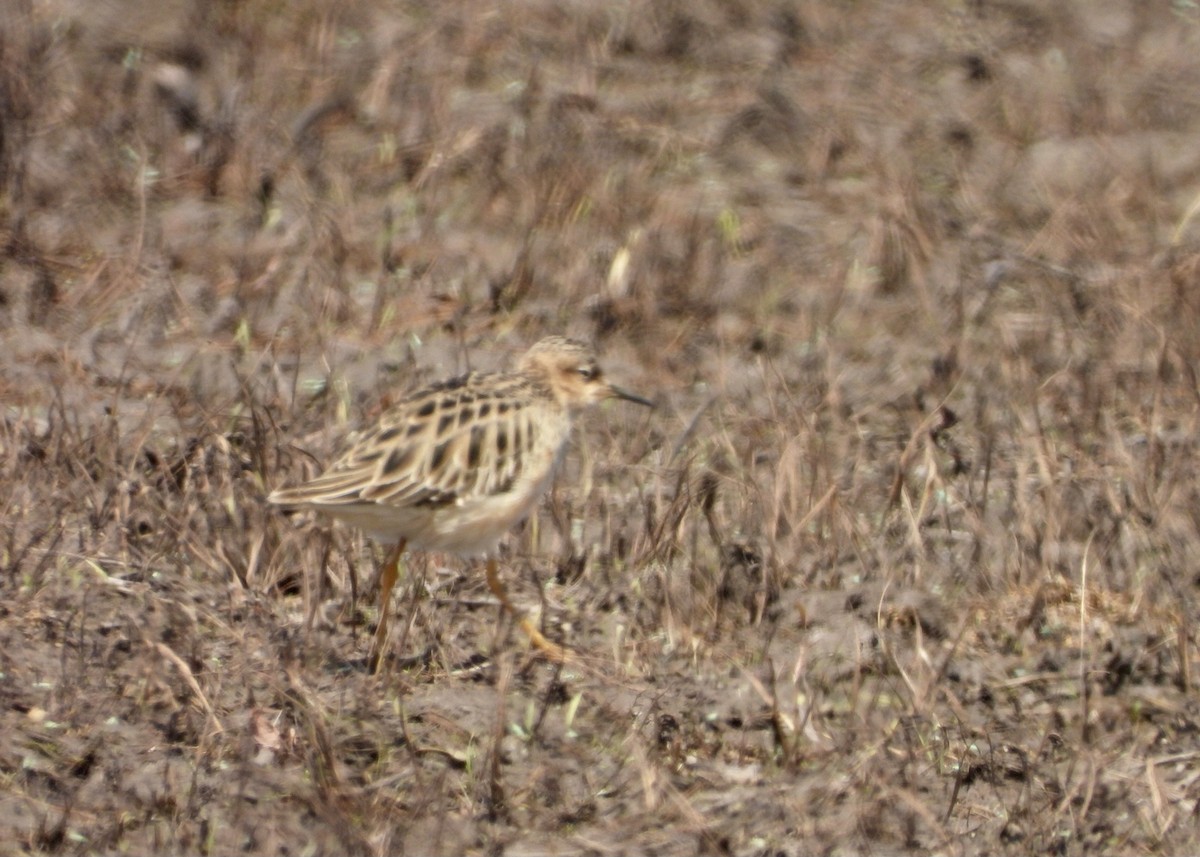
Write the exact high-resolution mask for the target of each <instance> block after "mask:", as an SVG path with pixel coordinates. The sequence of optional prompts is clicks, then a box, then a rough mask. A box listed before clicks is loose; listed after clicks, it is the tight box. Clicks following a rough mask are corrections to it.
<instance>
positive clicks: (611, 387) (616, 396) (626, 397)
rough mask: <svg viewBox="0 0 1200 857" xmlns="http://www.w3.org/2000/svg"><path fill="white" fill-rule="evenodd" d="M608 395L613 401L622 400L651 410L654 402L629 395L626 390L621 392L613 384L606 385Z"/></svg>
mask: <svg viewBox="0 0 1200 857" xmlns="http://www.w3.org/2000/svg"><path fill="white" fill-rule="evenodd" d="M608 391H609V394H610V395H611V396H612V397H613V398H614V399H624V400H625V401H627V402H633V403H634V404H635V405H645V406H646V407H647V408H653V407H654V402H652V401H650V400H649V399H643V398H642V397H641V396H639V395H636V394H635V393H631V392H629V391H628V390H622V389H621V388H620V387H618V386H616V385H615V384H609V385H608Z"/></svg>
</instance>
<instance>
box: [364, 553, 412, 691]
mask: <svg viewBox="0 0 1200 857" xmlns="http://www.w3.org/2000/svg"><path fill="white" fill-rule="evenodd" d="M407 543H408V542H407V541H406V540H405V539H401V540H400V541H399V542H397V543H396V546H395V547H393V548H392V549H391V550H390V551H388V555H387V557H386V558H385V559H384V561H383V566H382V567H381V568H380V569H379V620H378V622H377V623H376V625H375V640H374V642H373V643H372V644H371V654H370V656H369V658H368V660H367V663H368V665H369V666H370V668H371V673H372V675H374V674H375V673H378V672H379V666H380V664H382V663H383V655H384V651H385V649H386V647H387V635H388V615H389V614H390V612H391V611H390V609H389V608H390V606H391V600H392V589H394V588H395V586H396V580H397V578H399V577H400V555H401V554H402V553H404V547H405V545H406V544H407Z"/></svg>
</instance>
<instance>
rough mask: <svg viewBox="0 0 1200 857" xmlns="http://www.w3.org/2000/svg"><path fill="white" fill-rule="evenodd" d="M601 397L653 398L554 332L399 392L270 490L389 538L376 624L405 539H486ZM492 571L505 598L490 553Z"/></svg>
mask: <svg viewBox="0 0 1200 857" xmlns="http://www.w3.org/2000/svg"><path fill="white" fill-rule="evenodd" d="M608 398H622V399H626V400H628V401H632V402H637V403H639V404H643V405H650V404H651V403H650V402H649V401H647V400H646V399H642V398H640V397H638V396H635V395H632V394H631V393H627V392H625V391H624V390H622V389H620V388H619V387H615V386H613V385H612V384H610V383H609V382H608V381H607V380H606V379H605V378H604V377H603V374H602V373H601V371H600V368H599V366H598V365H597V362H596V357H595V355H594V353H593V352H592V350H591V349H590V348H588V347H587V346H586V345H584V344H582V343H580V342H577V341H575V340H572V339H566V338H564V337H559V336H553V337H549V338H547V339H543V340H542V341H540V342H538V343H537V344H536V345H534V346H533V347H532V348H530V349H529V351H528V352H527V353H526V354H525V356H524V357H523V358H522V359H521V361H520V363H519V365H518V367H517V369H516V370H515V371H512V372H494V373H481V372H472V373H470V374H467V375H463V376H460V377H457V378H452V379H450V380H447V381H441V382H438V383H435V384H432V385H430V386H428V387H425V388H424V389H421V390H418V391H416V392H414V393H411V394H409V395H407V396H405V397H404V398H403V399H401V400H400V401H399V402H398V403H397V404H396V405H395V406H393V407H392V408H390V409H389V410H388V411H387V412H386V413H384V414H383V416H382V417H381V418H380V419H379V422H378V423H377V424H376V425H375V426H373V427H371V428H370V429H368V430H366V431H364V432H360V433H358V434H356V435H353V436H351V438H350V439H349V447H348V449H347V451H346V452H345V453H344V454H343V455H342V457H341V458H339V459H338V460H337V461H336V462H335V463H334V464H333V465H332V466H331V467H330V468H329V470H327V471H326V472H325V473H323V474H322V475H320V476H318V477H316V478H315V479H313V480H311V481H309V482H306V483H304V484H302V485H299V486H296V487H294V488H283V489H279V490H277V491H275V492H273V493H272V494H271V495H270V496H269V497H268V498H267V499H268V501H269V502H271V503H275V504H278V505H281V506H289V507H301V508H311V509H316V510H317V511H319V512H322V513H324V514H327V515H330V516H331V517H333V518H336V519H339V520H342V521H344V522H346V523H347V524H350V525H352V526H355V527H359V528H360V529H362V530H364V531H365V532H366V533H367V534H368V535H371V536H372V537H374V538H376V539H378V540H380V541H382V542H385V543H392V544H395V545H396V548H395V549H393V551H392V552H391V554H390V555H389V562H390V563H391V565H392V568H391V569H390V572H389V568H388V564H387V563H385V566H384V570H383V572H382V575H381V579H382V583H381V600H382V602H383V604H382V605H381V607H382V611H383V612H381V615H380V625H379V627H380V629H382V628H383V627H384V624H385V620H386V609H387V603H386V602H387V599H388V597H389V596H390V590H391V585H392V583H394V580H395V568H394V565H395V561H397V560H398V559H399V555H400V553H401V552H402V551H403V550H404V547H405V546H406V545H411V546H412V547H416V548H420V549H423V550H441V551H450V552H454V553H462V554H479V553H487V552H489V551H491V550H493V549H494V548H495V546H496V544H497V543H498V542H499V540H500V538H501V537H502V536H503V535H504V534H505V533H506V532H508V531H509V530H510V529H511V528H512V527H513V526H514V525H515V524H516V523H517V522H519V521H520V520H521V519H522V518H524V517H525V516H526V515H527V514H528V513H529V510H530V509H531V508H532V507H533V504H534V503H536V502H537V500H538V498H539V497H541V495H542V493H543V492H544V491H545V489H546V488H547V486H548V485H549V483H550V479H551V478H552V476H553V473H554V468H555V466H556V464H557V463H558V461H559V460H560V459H561V457H562V454H563V452H564V450H565V449H566V446H567V441H568V439H569V437H570V431H571V424H572V421H573V418H574V417H575V416H576V415H577V414H578V413H579V412H580V411H582V410H583V409H585V408H586V407H588V406H589V405H592V404H595V403H596V402H599V401H601V400H603V399H608ZM389 574H390V576H391V581H390V582H389V580H388V578H389ZM489 583H492V584H493V586H492V588H493V590H495V591H496V594H497V596H498V597H500V599H501V601H502V602H503V603H504V604H505V605H506V606H510V605H509V604H508V601H507V597H506V595H505V594H504V592H503V587H502V586H500V584H499V580H498V578H496V577H495V567H494V564H489ZM510 609H511V607H510ZM527 624H528V623H527V622H526V623H523V624H522V627H526V626H527ZM526 630H527V631H528V630H529V628H528V627H526ZM383 633H384V632H383V631H382V630H381V631H380V632H379V633H378V634H377V646H376V649H377V651H376V653H375V655H376V656H378V654H379V652H378V648H379V646H380V645H382V642H383V640H382V636H383ZM531 636H532V635H531ZM540 636H541V635H540V634H538V635H536V636H535V638H534V639H535V642H538V641H539V639H540ZM541 642H543V643H544V642H546V641H544V640H542V641H541ZM539 644H540V643H539ZM546 647H552V644H548V643H547V646H546ZM559 654H561V650H560V652H559Z"/></svg>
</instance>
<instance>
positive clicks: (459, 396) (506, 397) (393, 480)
mask: <svg viewBox="0 0 1200 857" xmlns="http://www.w3.org/2000/svg"><path fill="white" fill-rule="evenodd" d="M481 380H486V376H485V377H484V379H473V378H472V377H471V376H468V377H467V378H466V379H457V380H456V381H455V382H450V383H447V384H442V385H438V386H436V387H434V388H432V389H430V390H427V391H424V392H422V393H419V394H417V395H416V396H414V397H411V398H409V399H406V400H404V401H402V402H401V403H399V404H398V405H397V406H396V407H395V408H393V409H392V410H391V411H389V412H388V413H386V414H385V415H384V416H383V418H382V419H381V420H380V421H379V423H378V424H377V425H376V426H375V427H373V428H372V429H370V430H368V431H366V432H363V433H362V434H360V435H358V436H357V437H356V438H354V440H353V442H352V445H351V447H350V449H349V450H348V451H347V452H346V453H345V454H344V455H343V456H342V457H341V458H340V459H338V460H337V461H336V462H335V463H334V465H333V466H332V467H330V469H329V470H328V471H327V472H326V473H324V474H322V475H321V476H318V477H317V478H316V479H313V480H312V481H310V482H307V483H305V484H304V485H300V486H298V487H296V488H292V489H287V490H285V491H278V492H276V493H275V494H274V495H272V500H274V501H275V502H279V503H283V504H285V505H286V504H311V505H319V506H338V505H349V504H354V503H364V502H366V503H380V504H385V505H389V506H396V507H406V506H439V505H448V504H452V503H456V502H458V501H459V500H460V499H462V498H464V497H474V496H490V495H493V494H498V493H503V492H505V491H507V490H509V489H510V488H511V487H512V485H513V483H514V482H515V481H516V480H517V478H518V477H519V476H520V475H521V473H522V470H523V468H524V467H525V466H527V464H528V460H529V457H530V450H531V449H532V448H533V447H534V443H535V432H536V431H537V430H538V427H537V425H536V423H535V422H534V421H533V420H532V419H531V416H532V415H531V411H530V408H529V407H528V402H527V401H526V400H525V399H524V398H522V397H519V396H514V395H512V391H511V390H505V389H503V388H497V389H494V388H491V386H490V385H489V384H484V383H480V381H481ZM472 381H475V382H474V383H472Z"/></svg>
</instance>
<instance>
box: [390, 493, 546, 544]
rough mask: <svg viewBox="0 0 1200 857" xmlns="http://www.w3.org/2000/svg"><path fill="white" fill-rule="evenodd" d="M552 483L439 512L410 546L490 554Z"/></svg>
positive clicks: (485, 498)
mask: <svg viewBox="0 0 1200 857" xmlns="http://www.w3.org/2000/svg"><path fill="white" fill-rule="evenodd" d="M548 481H549V480H539V482H538V483H536V484H533V485H528V486H521V485H518V486H514V490H512V491H509V492H506V493H504V494H495V495H493V496H491V497H473V498H469V499H465V500H463V501H462V502H461V503H458V504H455V505H453V506H447V507H446V508H444V509H437V510H435V511H433V513H432V515H431V516H430V520H429V526H427V527H425V528H424V530H423V532H420V533H415V534H414V535H413V536H412V537H411V538H410V539H409V544H410V545H412V546H413V547H415V548H418V549H421V550H440V551H450V552H452V553H462V554H480V553H487V552H488V551H491V550H493V549H494V548H495V547H496V545H497V543H498V542H499V541H500V539H501V538H502V537H503V536H504V534H505V533H507V532H508V531H509V530H511V529H512V528H513V527H515V526H516V525H517V524H518V523H519V522H520V521H521V520H523V519H524V518H525V517H526V515H528V514H529V511H530V510H531V509H532V508H533V505H534V504H535V503H536V502H537V500H538V498H539V497H540V496H541V494H542V492H543V490H544V488H545V483H546V482H548Z"/></svg>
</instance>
